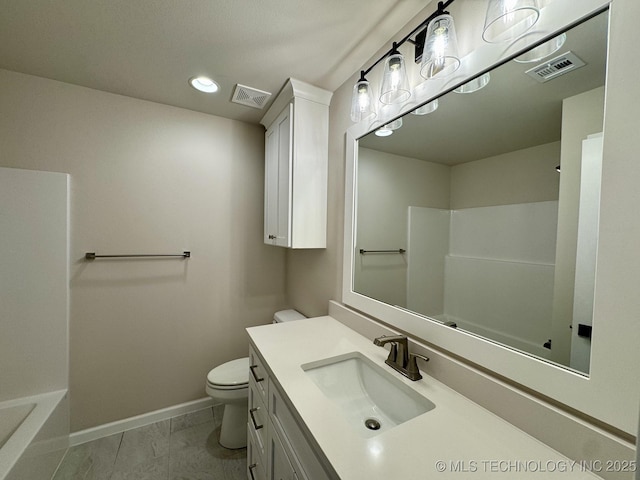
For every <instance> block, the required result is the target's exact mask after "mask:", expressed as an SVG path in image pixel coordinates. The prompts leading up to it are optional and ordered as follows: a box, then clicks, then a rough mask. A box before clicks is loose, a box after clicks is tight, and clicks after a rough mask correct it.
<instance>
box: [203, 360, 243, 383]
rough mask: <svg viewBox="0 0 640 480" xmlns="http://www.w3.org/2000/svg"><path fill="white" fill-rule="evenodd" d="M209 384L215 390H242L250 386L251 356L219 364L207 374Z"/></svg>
mask: <svg viewBox="0 0 640 480" xmlns="http://www.w3.org/2000/svg"><path fill="white" fill-rule="evenodd" d="M207 386H209V387H210V388H212V389H215V390H242V389H245V388H248V387H249V357H244V358H238V359H236V360H231V361H230V362H227V363H223V364H222V365H219V366H217V367H216V368H214V369H213V370H211V371H210V372H209V373H208V374H207Z"/></svg>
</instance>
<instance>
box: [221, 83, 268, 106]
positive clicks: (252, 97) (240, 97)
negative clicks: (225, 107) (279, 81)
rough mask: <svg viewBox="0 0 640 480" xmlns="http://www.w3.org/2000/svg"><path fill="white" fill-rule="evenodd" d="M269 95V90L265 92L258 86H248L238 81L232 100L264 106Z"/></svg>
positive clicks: (249, 104) (241, 103) (247, 104)
mask: <svg viewBox="0 0 640 480" xmlns="http://www.w3.org/2000/svg"><path fill="white" fill-rule="evenodd" d="M269 97H271V94H270V93H269V92H263V91H262V90H258V89H257V88H251V87H247V86H245V85H240V84H239V83H238V84H237V85H236V89H235V91H234V92H233V97H231V101H232V102H234V103H239V104H240V105H246V106H247V107H253V108H264V106H265V105H266V104H267V101H268V100H269Z"/></svg>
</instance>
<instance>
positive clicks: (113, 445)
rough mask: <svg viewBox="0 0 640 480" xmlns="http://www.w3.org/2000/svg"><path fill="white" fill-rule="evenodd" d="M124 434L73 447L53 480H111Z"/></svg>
mask: <svg viewBox="0 0 640 480" xmlns="http://www.w3.org/2000/svg"><path fill="white" fill-rule="evenodd" d="M121 440H122V433H117V434H115V435H110V436H108V437H103V438H99V439H98V440H94V441H92V442H87V443H83V444H81V445H76V446H75V447H71V448H70V449H69V450H68V451H67V453H66V455H65V456H64V458H63V460H62V462H61V463H60V466H59V467H58V470H57V471H56V473H55V475H54V477H53V480H109V478H110V477H111V473H112V472H113V467H114V464H115V461H116V455H117V453H118V448H119V447H120V442H121Z"/></svg>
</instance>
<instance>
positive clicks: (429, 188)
mask: <svg viewBox="0 0 640 480" xmlns="http://www.w3.org/2000/svg"><path fill="white" fill-rule="evenodd" d="M449 170H450V168H449V167H448V166H446V165H438V164H435V163H430V162H425V161H421V160H417V159H414V158H407V157H402V156H399V155H391V154H387V153H383V152H378V151H376V150H371V149H366V148H362V149H360V150H359V170H358V228H357V232H358V236H357V241H356V249H357V250H359V249H365V250H397V249H399V248H402V249H405V250H406V249H407V221H408V207H409V206H421V207H434V208H448V206H449V181H450V180H449V178H450V174H449ZM354 268H355V282H354V283H355V285H354V286H355V287H356V288H355V289H356V291H358V292H360V293H362V294H364V295H368V296H372V297H374V298H377V299H380V300H382V301H384V302H386V303H389V304H391V305H399V306H406V302H407V258H406V256H404V255H398V254H369V255H360V254H358V255H357V256H356V261H355V266H354Z"/></svg>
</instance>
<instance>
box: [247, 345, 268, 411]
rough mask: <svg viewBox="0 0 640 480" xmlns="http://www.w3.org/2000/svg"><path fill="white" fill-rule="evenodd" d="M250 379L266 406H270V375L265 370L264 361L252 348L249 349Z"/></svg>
mask: <svg viewBox="0 0 640 480" xmlns="http://www.w3.org/2000/svg"><path fill="white" fill-rule="evenodd" d="M249 379H250V380H253V382H254V384H255V388H256V391H257V393H258V394H259V395H260V397H261V398H262V401H263V402H264V404H265V405H268V401H269V397H268V391H267V389H268V385H269V375H268V374H267V369H266V368H264V365H263V364H262V360H261V359H260V357H259V356H258V354H256V352H255V350H254V349H253V348H252V347H249Z"/></svg>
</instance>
